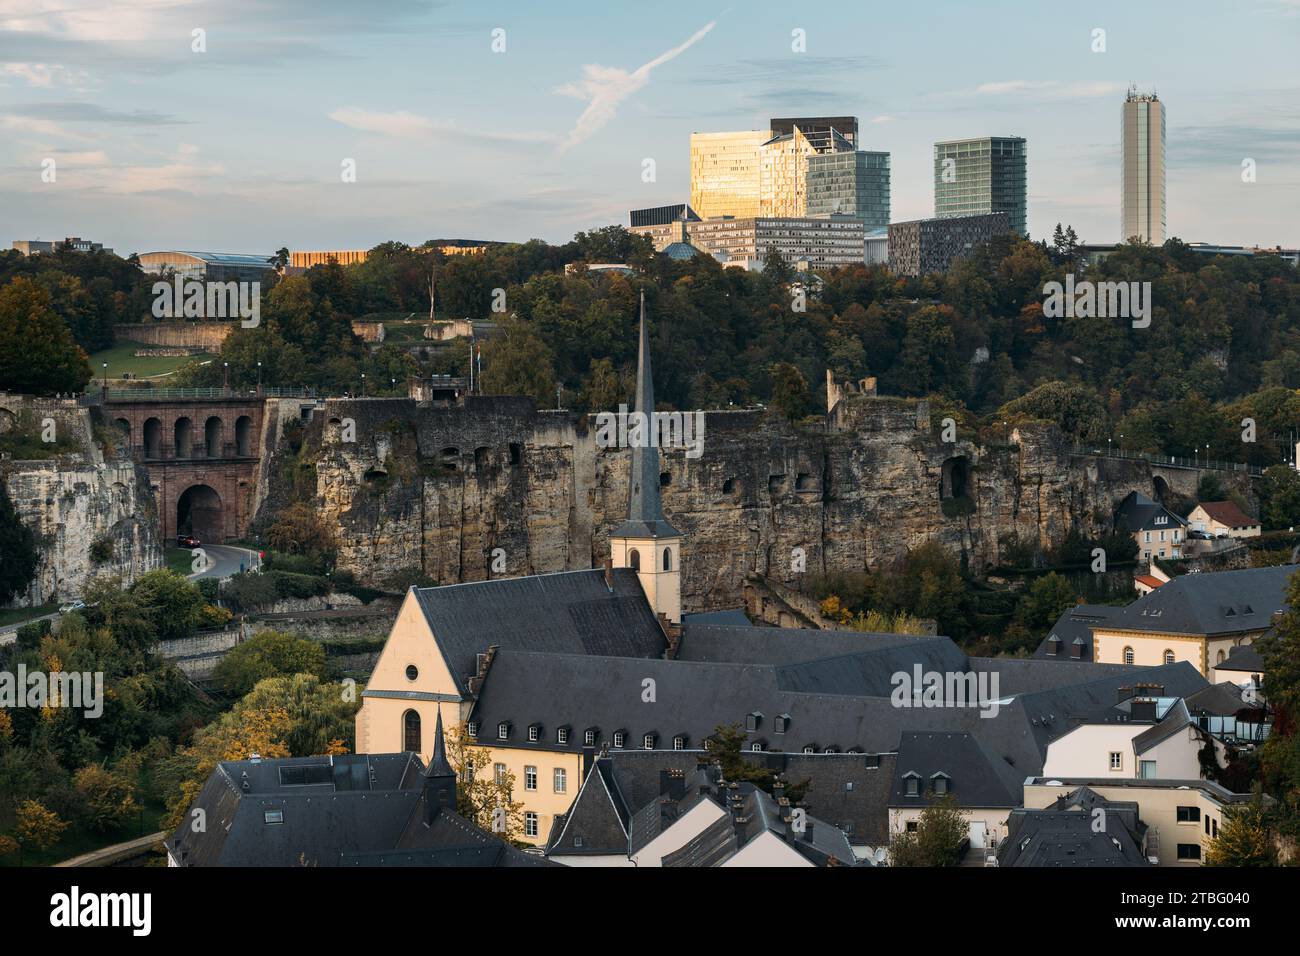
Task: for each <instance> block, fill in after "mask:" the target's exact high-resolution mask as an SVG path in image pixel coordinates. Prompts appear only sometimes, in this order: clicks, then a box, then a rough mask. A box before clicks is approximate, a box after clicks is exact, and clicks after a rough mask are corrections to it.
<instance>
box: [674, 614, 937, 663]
mask: <svg viewBox="0 0 1300 956" xmlns="http://www.w3.org/2000/svg"><path fill="white" fill-rule="evenodd" d="M935 640H940V641H949V639H948V638H945V637H941V638H935V637H931V636H925V635H914V634H872V633H868V632H866V631H823V630H816V629H814V628H793V627H756V626H754V625H752V624H748V623H746V624H744V625H739V626H722V625H717V624H713V623H712V622H707V623H706V622H698V623H696V622H693V621H692V620H690V619H687V620H686V621H685V623H684V626H683V628H682V637H681V643H680V646H679V647H678V649H677V660H680V661H709V662H713V663H720V662H733V663H743V664H799V663H803V662H805V661H815V660H823V659H825V658H828V657H839V656H841V655H844V654H855V653H858V652H862V651H877V650H883V649H885V648H892V647H907V646H912V645H916V644H921V643H925V642H927V641H935ZM949 643H951V641H949Z"/></svg>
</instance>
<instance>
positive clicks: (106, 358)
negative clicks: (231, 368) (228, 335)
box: [90, 339, 212, 378]
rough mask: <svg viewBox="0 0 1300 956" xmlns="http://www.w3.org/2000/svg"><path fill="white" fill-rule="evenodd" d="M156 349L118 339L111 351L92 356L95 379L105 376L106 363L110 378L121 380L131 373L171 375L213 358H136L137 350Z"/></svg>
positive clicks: (140, 375)
mask: <svg viewBox="0 0 1300 956" xmlns="http://www.w3.org/2000/svg"><path fill="white" fill-rule="evenodd" d="M156 347H157V346H149V345H141V344H140V343H139V342H128V341H126V340H125V339H118V340H117V344H116V345H114V346H113V347H112V348H111V349H104V351H102V352H96V353H95V354H94V355H92V356H90V367H91V369H92V370H93V371H94V373H95V378H99V377H100V376H101V375H102V374H103V372H104V363H105V362H107V363H108V377H109V378H121V377H122V373H123V372H130V373H131V374H132V375H133V376H134V377H136V378H152V377H154V376H159V375H170V374H171V373H172V372H174V371H176V370H177V369H178V368H180V367H181V366H182V365H185V364H186V363H188V362H193V361H195V360H198V361H202V360H203V359H205V358H208V359H210V358H212V356H210V355H172V356H167V357H161V356H158V357H142V358H136V356H135V350H136V349H147V348H156Z"/></svg>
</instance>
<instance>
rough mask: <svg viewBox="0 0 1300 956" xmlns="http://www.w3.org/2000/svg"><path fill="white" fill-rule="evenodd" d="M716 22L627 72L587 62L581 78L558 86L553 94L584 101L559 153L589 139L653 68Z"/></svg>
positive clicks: (615, 112)
mask: <svg viewBox="0 0 1300 956" xmlns="http://www.w3.org/2000/svg"><path fill="white" fill-rule="evenodd" d="M716 23H717V21H716V20H710V21H709V22H708V23H706V24H705V25H704V26H703V27H701V28H700V29H699V30H696V31H695V33H694V35H692V36H691V38H690V39H689V40H687V41H686V42H685V43H682V44H680V45H679V46H675V47H673V48H672V49H671V50H668V51H666V52H664V53H661V54H659V56H657V57H655V58H654V59H653V60H651V61H650V62H648V63H645V64H642V65H641V66H639V67H638V68H637V69H635V70H633V71H632V72H631V73H629V72H628V71H627V70H622V69H619V68H618V67H613V66H601V65H600V64H598V63H591V64H588V65H587V66H584V67H583V68H582V79H580V80H577V81H576V82H573V83H566V84H564V85H563V86H561V87H558V88H557V89H556V91H555V92H557V93H561V94H563V95H565V96H572V97H574V98H576V99H580V100H586V101H587V108H586V109H585V110H583V111H582V115H581V116H579V117H578V122H577V123H576V124H574V127H573V129H571V130H569V135H568V136H567V137H566V138H565V140H564V141H563V142H562V143H561V144H560V150H561V151H564V150H566V149H569V148H570V147H573V146H577V145H578V144H579V143H581V142H582V141H583V140H585V139H588V138H590V137H591V136H593V135H594V134H595V133H596V132H597V131H599V130H600V128H601V127H603V126H604V125H605V124H606V123H608V122H609V121H610V120H612V119H613V118H614V116H615V114H617V113H618V107H619V104H620V103H622V102H623V101H624V100H625V99H627V98H628V97H629V96H631V95H632V94H633V93H635V92H636V91H637V90H639V89H641V88H642V87H643V86H645V85H646V84H647V83H648V82H650V74H651V72H652V71H653V70H654V69H655V68H656V67H659V66H662V65H663V64H665V63H667V62H668V61H669V60H672V59H674V58H676V57H678V56H680V55H681V54H682V53H684V52H686V51H687V50H689V49H690V48H691V47H692V46H694V45H695V44H696V43H698V42H699V41H700V40H701V39H702V38H703V37H704V35H705V34H706V33H708V32H709V31H710V30H712V29H713V27H714V26H715V25H716Z"/></svg>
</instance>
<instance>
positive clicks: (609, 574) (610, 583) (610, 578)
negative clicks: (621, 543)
mask: <svg viewBox="0 0 1300 956" xmlns="http://www.w3.org/2000/svg"><path fill="white" fill-rule="evenodd" d="M605 587H607V588H609V590H610V592H611V593H613V591H614V559H613V558H611V557H606V558H605Z"/></svg>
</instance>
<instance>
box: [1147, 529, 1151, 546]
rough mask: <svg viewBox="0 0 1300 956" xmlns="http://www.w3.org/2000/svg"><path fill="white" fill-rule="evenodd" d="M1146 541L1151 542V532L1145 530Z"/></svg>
mask: <svg viewBox="0 0 1300 956" xmlns="http://www.w3.org/2000/svg"><path fill="white" fill-rule="evenodd" d="M1146 543H1147V544H1150V543H1151V532H1150V531H1148V532H1147V535H1146Z"/></svg>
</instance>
